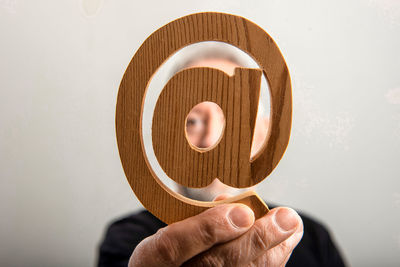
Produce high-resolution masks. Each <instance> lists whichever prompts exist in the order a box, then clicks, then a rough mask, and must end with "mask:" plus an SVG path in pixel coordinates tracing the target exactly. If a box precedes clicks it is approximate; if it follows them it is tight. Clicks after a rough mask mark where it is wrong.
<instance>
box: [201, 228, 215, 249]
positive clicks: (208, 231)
mask: <svg viewBox="0 0 400 267" xmlns="http://www.w3.org/2000/svg"><path fill="white" fill-rule="evenodd" d="M198 237H199V239H200V242H201V243H202V244H204V245H206V246H212V245H213V244H215V243H216V242H217V237H216V230H215V226H213V225H212V224H210V223H204V224H201V225H200V227H199V234H198Z"/></svg>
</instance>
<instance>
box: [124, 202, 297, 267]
mask: <svg viewBox="0 0 400 267" xmlns="http://www.w3.org/2000/svg"><path fill="white" fill-rule="evenodd" d="M302 235H303V223H302V220H301V218H300V216H299V215H298V214H297V213H296V212H295V211H294V210H292V209H290V208H285V207H279V208H275V209H272V210H271V211H270V212H269V213H268V214H267V215H265V216H264V217H262V218H260V219H258V220H256V221H255V220H254V213H253V211H252V210H251V209H250V208H248V207H247V206H245V205H243V204H225V205H219V206H216V207H214V208H211V209H209V210H207V211H205V212H203V213H201V214H199V215H197V216H194V217H191V218H188V219H185V220H183V221H180V222H176V223H174V224H171V225H168V226H166V227H164V228H162V229H160V230H159V231H158V232H157V233H156V234H154V235H152V236H149V237H147V238H146V239H144V240H143V241H142V242H141V243H140V244H139V245H138V246H137V247H136V249H135V250H134V252H133V253H132V256H131V258H130V261H129V266H130V267H133V266H146V267H149V266H181V265H183V266H285V264H286V263H287V261H288V260H289V257H290V255H291V253H292V251H293V249H294V248H295V247H296V245H297V244H298V243H299V241H300V239H301V237H302Z"/></svg>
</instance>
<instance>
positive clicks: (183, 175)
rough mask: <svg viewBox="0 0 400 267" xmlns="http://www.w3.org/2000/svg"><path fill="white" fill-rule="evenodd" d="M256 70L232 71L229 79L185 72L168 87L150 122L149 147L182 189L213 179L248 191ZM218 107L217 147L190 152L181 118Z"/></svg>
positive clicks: (258, 81) (216, 74) (197, 71)
mask: <svg viewBox="0 0 400 267" xmlns="http://www.w3.org/2000/svg"><path fill="white" fill-rule="evenodd" d="M261 74H262V73H261V70H259V69H245V68H236V69H235V74H234V75H233V76H232V77H229V76H228V75H227V74H225V73H224V72H222V71H220V70H217V69H212V68H191V69H186V70H183V71H181V72H179V73H178V74H176V75H175V76H174V77H172V78H171V80H170V81H169V82H168V83H167V85H166V86H165V87H164V89H163V90H162V92H161V95H160V97H159V98H158V101H157V104H156V107H155V110H154V117H153V124H152V125H153V127H152V133H153V148H154V152H155V155H156V156H157V159H158V161H159V163H160V165H161V166H162V168H163V170H164V171H165V173H166V174H167V175H168V176H169V177H171V178H172V179H173V180H174V181H175V182H177V183H179V184H181V185H184V186H187V187H205V186H207V185H209V184H211V183H212V181H213V180H214V179H215V178H218V179H219V180H220V181H221V182H223V183H225V184H227V185H229V186H232V187H239V188H244V187H250V186H252V185H254V184H255V183H256V181H253V180H252V177H253V175H252V173H251V163H250V148H251V141H252V136H253V131H254V126H255V119H256V115H257V109H258V98H259V92H260V84H261ZM204 101H209V102H214V103H216V104H218V105H219V106H220V107H221V109H222V111H223V113H224V115H225V128H224V132H223V133H222V138H221V139H220V142H219V143H218V144H217V145H216V146H215V147H214V148H213V149H211V150H208V151H204V150H203V151H201V150H199V149H194V148H193V147H192V146H191V145H190V144H189V142H188V141H187V138H186V136H185V131H184V129H185V122H186V121H185V118H186V116H187V114H188V113H189V112H190V110H191V109H192V108H193V107H194V106H195V105H196V104H198V103H201V102H204Z"/></svg>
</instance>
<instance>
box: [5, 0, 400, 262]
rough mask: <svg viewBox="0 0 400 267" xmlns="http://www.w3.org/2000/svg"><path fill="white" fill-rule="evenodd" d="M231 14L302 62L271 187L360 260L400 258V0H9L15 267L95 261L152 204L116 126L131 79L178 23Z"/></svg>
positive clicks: (11, 248) (268, 194) (267, 193)
mask: <svg viewBox="0 0 400 267" xmlns="http://www.w3.org/2000/svg"><path fill="white" fill-rule="evenodd" d="M200 11H222V12H228V13H233V14H237V15H241V16H244V17H246V18H248V19H250V20H252V21H254V22H255V23H257V24H258V25H260V26H261V27H263V28H264V29H265V30H266V31H267V32H268V33H270V35H271V36H272V37H273V38H274V39H275V41H276V42H277V43H278V45H279V46H280V48H281V50H282V52H283V54H284V56H285V58H286V61H287V63H288V66H289V69H290V72H291V76H292V82H293V99H294V121H293V131H292V136H291V142H290V144H289V147H288V150H287V152H286V154H285V156H284V158H283V160H282V161H281V163H280V164H279V165H278V167H277V169H276V170H275V171H274V172H273V173H272V175H271V176H270V177H269V178H268V179H267V180H265V181H264V182H263V183H262V184H261V185H260V186H259V188H258V191H259V193H260V194H261V195H262V196H263V197H264V198H266V199H268V200H270V201H273V202H278V203H282V204H285V205H289V206H292V207H295V208H299V209H300V210H303V211H305V212H307V213H308V214H311V215H314V216H316V217H317V218H319V220H320V221H322V222H324V223H325V224H327V225H328V226H329V227H330V229H331V230H332V232H333V234H334V237H335V239H336V241H337V243H338V244H340V247H341V249H342V251H343V252H344V255H345V256H346V259H347V261H348V262H349V263H350V264H351V265H353V266H377V265H380V266H395V265H399V263H400V256H399V255H400V228H399V225H400V179H399V178H400V166H399V157H400V153H399V151H400V75H399V69H400V53H399V47H400V1H397V0H370V1H368V0H363V1H361V0H360V1H354V0H353V1H348V0H337V1H330V2H328V1H317V0H308V1H282V0H281V1H246V2H245V1H233V0H230V1H225V0H224V1H215V0H204V1H176V0H174V1H158V2H156V1H128V0H124V1H123V0H120V1H110V0H103V1H102V0H90V1H89V0H84V1H83V0H75V1H49V0H46V1H45V0H40V1H27V0H25V1H23V0H0V178H1V179H0V207H1V216H0V240H1V241H0V265H1V266H90V265H94V263H95V258H96V250H97V245H98V243H99V241H100V239H101V236H102V233H103V229H104V227H105V225H106V224H107V223H108V222H109V221H110V220H111V219H112V218H116V217H118V216H121V215H124V214H126V213H128V212H130V211H133V210H136V209H139V208H140V204H139V202H138V201H137V199H136V197H135V196H134V195H133V193H132V191H131V189H130V187H129V185H128V183H127V182H126V180H125V176H124V173H123V170H122V168H121V164H120V160H119V156H118V151H117V146H116V139H115V129H114V115H115V102H116V95H117V89H118V86H119V82H120V80H121V77H122V75H123V73H124V70H125V68H126V66H127V65H128V63H129V61H130V59H131V57H132V56H133V54H134V52H135V51H136V49H137V48H138V47H139V45H140V44H141V43H142V42H143V41H144V40H145V38H146V37H147V36H148V35H150V34H151V33H152V32H153V31H154V30H156V29H157V28H159V27H161V26H162V25H164V24H166V23H167V22H169V21H171V20H173V19H175V18H178V17H180V16H184V15H187V14H190V13H194V12H200Z"/></svg>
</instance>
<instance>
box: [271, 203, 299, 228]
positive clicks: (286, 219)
mask: <svg viewBox="0 0 400 267" xmlns="http://www.w3.org/2000/svg"><path fill="white" fill-rule="evenodd" d="M275 222H276V224H277V225H278V227H279V228H281V229H282V230H283V232H289V231H291V230H294V229H296V228H297V226H298V225H299V215H297V213H296V212H295V211H294V210H292V209H289V208H279V209H278V210H277V212H276V213H275Z"/></svg>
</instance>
